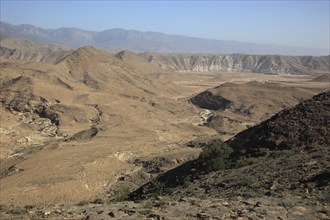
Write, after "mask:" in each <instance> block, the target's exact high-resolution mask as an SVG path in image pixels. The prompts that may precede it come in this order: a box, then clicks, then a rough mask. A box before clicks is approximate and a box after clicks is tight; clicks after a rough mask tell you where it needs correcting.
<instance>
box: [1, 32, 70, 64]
mask: <svg viewBox="0 0 330 220" xmlns="http://www.w3.org/2000/svg"><path fill="white" fill-rule="evenodd" d="M72 51H73V50H72V49H70V48H68V47H64V46H59V45H46V44H38V43H36V42H34V41H31V40H26V39H19V38H12V37H6V36H3V37H1V40H0V56H2V57H5V58H8V59H14V60H23V61H34V62H37V61H40V62H46V63H56V62H57V61H58V60H60V59H61V58H63V57H65V56H67V55H68V54H70V53H71V52H72Z"/></svg>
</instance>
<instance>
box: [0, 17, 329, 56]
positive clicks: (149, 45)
mask: <svg viewBox="0 0 330 220" xmlns="http://www.w3.org/2000/svg"><path fill="white" fill-rule="evenodd" d="M218 28H221V27H218ZM224 31H225V30H224ZM0 32H1V34H5V35H9V36H11V37H18V38H26V39H31V40H34V41H36V42H39V43H45V44H61V45H65V46H69V47H74V48H76V47H81V46H86V45H91V46H96V47H99V48H103V49H108V50H117V51H119V50H130V51H134V52H145V51H157V52H170V53H216V54H233V53H245V54H281V55H314V56H321V55H329V50H326V49H317V48H302V47H290V46H280V45H271V44H257V43H246V42H236V41H225V40H211V39H203V38H195V37H186V36H179V35H168V34H163V33H157V32H141V31H136V30H124V29H119V28H114V29H109V30H104V31H101V32H97V31H88V30H81V29H78V28H59V29H43V28H40V27H36V26H33V25H28V24H23V25H12V24H9V23H6V22H0Z"/></svg>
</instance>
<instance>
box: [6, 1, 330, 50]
mask: <svg viewBox="0 0 330 220" xmlns="http://www.w3.org/2000/svg"><path fill="white" fill-rule="evenodd" d="M0 2H1V9H0V10H1V14H0V18H1V21H5V22H9V23H11V24H15V25H17V24H32V25H35V26H38V27H42V28H47V29H56V28H60V27H77V28H80V29H85V30H94V31H102V30H106V29H111V28H123V29H128V30H139V31H155V32H162V33H166V34H176V35H185V36H191V37H202V38H208V39H218V40H233V41H242V42H254V43H265V44H277V45H288V46H299V47H313V48H322V49H329V39H330V37H329V29H330V24H329V22H330V17H329V11H330V0H320V1H318V0H311V1H308V0H302V1H298V0H295V1H285V0H274V1H271V0H265V1H262V0H259V1H247V0H241V1H238V0H233V1H215V0H214V1H196V0H195V1H187V0H186V1H174V0H169V1H151V0H149V1H139V0H135V1H119V0H118V1H87V0H85V1H78V0H75V1H60V0H56V1H50V0H45V1H42V0H39V1H28V0H24V1H17V0H0Z"/></svg>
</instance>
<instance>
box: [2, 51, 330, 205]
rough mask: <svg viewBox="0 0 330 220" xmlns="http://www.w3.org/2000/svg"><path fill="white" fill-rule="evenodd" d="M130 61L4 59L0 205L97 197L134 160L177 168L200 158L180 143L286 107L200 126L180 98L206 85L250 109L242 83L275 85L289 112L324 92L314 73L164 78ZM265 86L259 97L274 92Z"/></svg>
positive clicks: (91, 54) (130, 170) (97, 54)
mask: <svg viewBox="0 0 330 220" xmlns="http://www.w3.org/2000/svg"><path fill="white" fill-rule="evenodd" d="M127 57H128V58H125V59H126V60H124V61H122V60H120V59H118V58H116V57H114V56H112V55H109V54H107V53H105V52H103V51H100V50H96V49H94V48H90V47H85V48H81V49H79V50H78V51H76V52H74V53H73V54H72V55H70V56H68V57H66V58H64V59H62V60H61V61H60V62H59V63H57V64H56V65H52V64H46V63H33V62H31V63H17V62H15V61H9V60H6V59H1V63H0V65H1V96H0V103H1V108H0V110H1V118H0V120H1V130H0V134H1V146H0V147H1V148H0V152H1V169H0V170H1V179H0V183H1V189H0V192H1V202H0V203H1V204H6V205H8V204H13V205H41V204H63V203H78V202H79V201H82V200H86V199H90V198H92V197H95V196H97V195H104V194H106V193H107V192H109V191H111V188H112V187H113V186H114V185H116V183H117V182H118V177H120V176H122V175H126V174H127V175H131V176H132V175H134V173H136V172H137V171H139V170H141V168H142V167H141V165H138V164H135V163H134V161H135V160H136V159H139V158H149V159H150V158H151V159H152V158H156V157H159V156H162V157H165V158H166V157H168V158H170V159H171V160H173V161H174V163H173V164H172V165H171V166H174V165H175V164H176V165H178V163H180V162H183V161H185V160H187V159H190V158H191V157H194V156H195V157H196V156H197V155H198V153H199V152H200V150H199V149H196V148H188V147H187V146H186V145H185V144H186V143H187V142H189V141H191V140H194V139H196V138H199V137H212V136H219V137H221V138H222V139H226V138H228V137H230V136H232V135H233V134H234V133H237V132H238V131H240V130H242V129H244V128H246V127H247V126H248V125H250V124H253V123H256V122H259V121H260V120H261V119H263V118H265V117H267V116H269V115H271V114H272V113H275V112H276V111H277V110H278V108H279V109H281V108H282V107H283V106H278V108H274V109H272V108H270V109H272V112H269V109H266V108H261V109H256V110H255V112H256V115H255V117H247V116H242V115H239V114H234V113H233V112H231V110H229V111H227V112H215V113H214V114H217V115H220V116H226V117H228V118H230V119H236V120H239V121H240V123H238V124H235V123H231V122H228V123H227V125H226V126H229V127H230V132H229V134H227V133H226V134H220V135H219V133H218V131H219V129H218V130H217V129H216V128H214V127H207V126H200V124H201V113H203V111H204V110H202V109H199V108H198V107H196V106H194V105H192V104H191V103H190V102H189V101H187V100H189V99H190V98H191V97H193V96H195V95H197V94H198V93H200V92H202V91H204V90H206V89H212V88H213V87H216V86H219V85H221V84H224V83H228V82H230V83H233V84H232V85H234V86H233V87H230V85H229V86H228V84H227V88H229V89H228V90H224V95H226V96H228V98H229V99H230V100H232V101H233V102H235V103H237V102H239V101H241V102H243V103H242V104H245V105H246V106H247V105H248V104H249V100H247V99H246V100H244V99H240V97H241V96H242V95H243V94H244V95H245V96H249V95H250V94H251V93H252V92H253V91H254V90H253V88H254V86H255V85H254V84H246V83H247V82H251V81H258V82H261V83H264V82H274V83H276V84H279V85H280V86H281V89H282V92H283V93H281V96H278V97H277V98H278V99H280V100H282V101H283V102H286V100H287V98H288V97H290V99H288V100H287V102H286V106H290V105H291V106H292V105H294V104H296V103H298V101H299V100H300V99H301V98H307V97H308V98H309V97H311V96H312V95H313V94H316V93H318V92H320V91H322V90H324V89H326V88H329V83H328V82H313V81H311V80H312V79H313V77H311V76H274V75H262V74H252V73H216V72H214V73H175V72H171V73H164V71H163V70H159V71H158V70H156V69H155V67H150V66H149V65H150V64H148V63H144V61H142V60H138V59H135V58H134V56H132V55H130V54H129V56H127ZM127 59H128V60H127ZM129 59H135V60H134V62H129ZM125 62H128V63H130V64H131V65H127V64H125ZM144 66H145V68H146V69H148V71H147V73H146V72H144V71H143V67H144ZM237 85H245V86H243V87H239V88H238V87H236V86H237ZM269 85H270V84H269ZM267 86H268V84H266V86H265V87H262V90H263V93H262V94H261V95H262V96H264V99H263V100H266V99H267V98H268V97H271V96H273V95H277V94H276V93H274V89H270V90H269V91H271V92H268V90H267ZM241 88H243V89H241ZM270 88H271V87H270ZM289 88H290V89H289ZM285 94H286V95H287V96H286V95H285ZM256 97H257V98H258V97H260V96H256ZM292 97H295V98H292ZM262 102H263V101H262ZM235 108H236V107H235ZM232 110H234V109H232ZM265 111H266V112H265ZM266 113H267V114H266ZM233 117H237V118H233ZM241 122H242V123H247V124H244V126H242V124H241ZM249 123H250V124H249ZM165 167H166V165H165ZM147 180H148V179H147V178H146V179H144V180H143V179H142V180H139V181H140V182H139V181H137V182H136V183H135V184H136V186H137V185H138V184H142V183H144V182H145V181H147ZM117 185H118V184H117Z"/></svg>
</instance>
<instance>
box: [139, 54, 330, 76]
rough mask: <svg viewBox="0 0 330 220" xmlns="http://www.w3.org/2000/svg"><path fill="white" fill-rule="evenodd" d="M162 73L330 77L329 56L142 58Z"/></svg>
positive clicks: (172, 55)
mask: <svg viewBox="0 0 330 220" xmlns="http://www.w3.org/2000/svg"><path fill="white" fill-rule="evenodd" d="M142 55H143V56H144V58H145V59H146V60H148V61H149V62H150V63H152V64H154V65H156V66H159V67H161V68H163V69H165V70H174V71H194V72H209V71H222V72H253V73H264V74H315V73H328V74H329V66H330V63H329V56H321V57H312V56H280V55H246V54H232V55H216V54H160V53H154V52H147V53H144V54H142Z"/></svg>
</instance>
